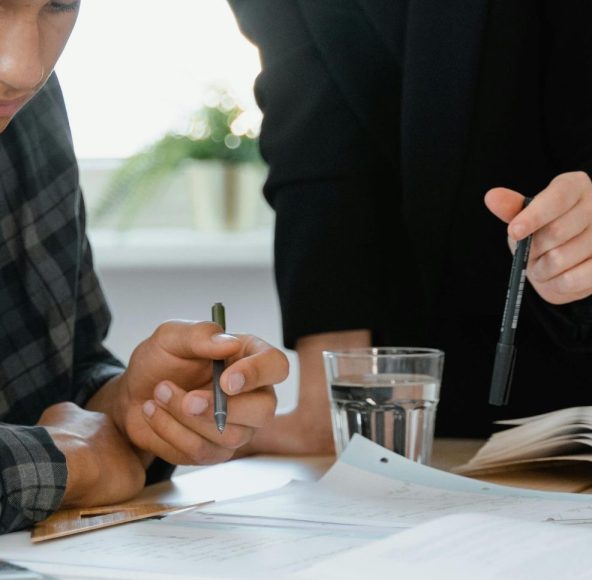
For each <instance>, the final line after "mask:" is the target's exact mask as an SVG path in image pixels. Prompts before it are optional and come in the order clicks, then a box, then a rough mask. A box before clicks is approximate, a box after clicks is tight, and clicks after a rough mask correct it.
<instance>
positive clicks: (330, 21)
mask: <svg viewBox="0 0 592 580" xmlns="http://www.w3.org/2000/svg"><path fill="white" fill-rule="evenodd" d="M229 1H230V5H231V7H232V9H233V10H234V13H235V15H236V17H237V20H238V22H239V25H240V27H241V29H242V31H243V32H244V34H245V35H246V36H247V37H248V38H249V39H250V40H251V41H252V42H254V43H255V44H256V45H257V46H258V48H259V50H260V54H261V61H262V72H261V74H260V76H259V77H258V79H257V82H256V86H255V90H256V96H257V99H258V103H259V105H260V107H261V109H262V111H263V113H264V118H263V125H262V133H261V151H262V154H263V156H264V158H265V159H266V160H267V162H268V163H269V177H268V180H267V183H266V185H265V195H266V197H267V199H268V200H269V202H270V203H271V205H272V206H273V207H274V209H275V211H276V214H277V221H276V238H275V265H276V279H277V287H278V292H279V297H280V303H281V308H282V317H283V329H284V341H285V344H286V346H287V347H289V348H295V349H296V350H297V352H298V355H299V360H300V367H301V369H300V370H301V388H300V398H299V407H298V409H297V410H296V411H295V412H293V413H292V414H290V415H286V416H280V417H277V418H276V422H275V425H274V427H273V428H271V429H269V430H267V431H265V430H262V431H261V432H260V433H259V434H258V435H257V437H258V439H256V440H255V443H256V448H257V449H258V450H267V451H284V452H285V451H294V452H319V451H326V450H329V449H331V447H332V441H331V431H330V419H329V412H328V401H327V393H326V388H325V385H324V377H323V369H322V362H321V355H320V353H321V350H323V349H334V348H343V347H354V346H366V345H370V344H373V345H401V346H403V345H414V346H430V347H437V348H441V349H443V350H444V351H445V353H446V364H445V370H444V378H443V385H442V392H441V401H440V406H439V410H438V419H437V433H438V434H439V435H445V436H468V437H482V436H486V435H487V434H489V433H490V431H491V427H492V421H493V420H495V419H498V418H500V419H501V418H504V417H517V416H523V415H530V414H535V413H540V412H546V411H549V410H553V409H557V408H561V407H567V406H573V405H589V404H591V403H592V301H591V300H592V299H591V298H590V294H591V293H592V259H591V257H592V228H591V227H590V226H591V223H592V184H591V181H590V175H592V34H590V28H589V23H590V22H592V3H590V2H589V1H587V0H573V1H570V2H553V1H540V0H523V1H521V2H514V1H513V0H447V1H446V2H442V1H441V0H407V1H405V0H229ZM499 186H503V188H501V187H499ZM505 188H511V189H505ZM486 192H488V193H487V196H486V199H485V202H486V204H484V202H483V196H484V195H485V193H486ZM535 194H538V195H537V197H536V199H535V200H534V201H533V202H532V203H531V204H530V206H529V207H528V208H526V209H524V210H523V211H521V208H522V202H523V196H525V195H528V196H532V195H535ZM488 208H489V209H488ZM499 218H501V220H502V221H500V219H499ZM503 222H507V223H509V226H505V225H504V223H503ZM530 233H534V239H533V245H532V251H531V259H530V263H529V267H528V272H527V275H528V280H529V283H528V287H527V288H526V291H525V297H524V303H523V306H522V311H521V315H520V316H521V321H520V327H519V329H518V337H517V348H518V358H517V363H516V368H515V373H514V381H513V390H512V395H511V399H510V404H509V406H508V407H507V408H492V407H490V406H489V405H488V391H489V383H490V379H491V371H492V365H493V358H494V352H495V345H496V343H497V339H498V334H499V325H500V321H501V316H502V311H503V306H504V300H505V293H506V286H507V281H508V276H509V271H510V264H511V252H510V251H508V241H509V242H510V246H513V245H515V242H516V240H518V239H522V238H523V237H525V236H527V235H528V234H530Z"/></svg>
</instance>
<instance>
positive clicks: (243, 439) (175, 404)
mask: <svg viewBox="0 0 592 580" xmlns="http://www.w3.org/2000/svg"><path fill="white" fill-rule="evenodd" d="M217 359H224V360H226V362H227V367H226V369H225V371H224V373H223V374H222V377H221V381H220V382H221V387H222V389H223V390H224V391H225V392H226V393H227V395H228V418H227V423H226V428H225V429H224V432H223V433H220V432H219V431H218V429H217V427H216V423H215V421H214V416H213V413H214V410H213V404H214V403H213V394H212V360H217ZM287 374H288V361H287V358H286V356H285V355H284V354H283V353H282V352H281V351H279V350H278V349H276V348H273V347H272V346H270V345H269V344H267V343H266V342H264V341H262V340H261V339H259V338H257V337H254V336H250V335H236V336H231V335H228V334H225V333H222V332H221V328H220V327H219V326H218V325H217V324H214V323H212V322H199V323H195V322H186V321H169V322H165V323H164V324H162V325H160V326H159V327H158V328H157V330H156V331H155V332H154V334H153V335H152V336H151V337H150V338H148V339H147V340H145V341H144V342H142V343H141V344H140V345H139V346H138V347H137V348H136V349H135V351H134V352H133V354H132V356H131V359H130V363H129V366H128V369H127V370H126V371H125V372H124V373H123V374H122V375H120V376H119V377H117V378H115V379H113V380H112V381H111V383H110V384H108V385H106V388H104V389H102V393H100V394H99V395H98V397H97V396H96V397H97V398H96V399H95V401H93V402H92V406H93V407H95V408H96V406H97V399H98V406H99V407H102V408H104V407H105V405H107V406H109V407H110V409H111V411H110V414H111V415H112V416H113V417H114V418H115V421H116V423H117V425H118V426H119V427H120V429H121V430H122V432H124V433H126V434H127V435H128V437H129V438H130V440H131V441H132V443H133V444H134V445H135V446H137V447H139V448H140V449H142V450H144V451H146V452H148V453H151V454H154V455H156V456H158V457H161V458H163V459H165V460H166V461H168V462H170V463H174V464H178V465H188V464H192V465H198V464H201V465H203V464H211V463H218V462H221V461H226V460H228V459H230V458H231V457H232V455H233V454H234V452H235V450H236V449H237V448H239V447H241V446H243V445H245V444H246V443H248V442H249V441H250V440H251V438H252V437H253V435H254V433H255V431H256V430H257V429H259V428H260V427H263V426H264V425H265V424H266V423H268V422H269V421H270V420H271V419H272V418H273V416H274V412H275V407H276V397H275V392H274V390H273V387H272V385H273V384H275V383H277V382H281V381H283V380H284V379H285V378H286V376H287ZM106 398H108V399H110V400H109V401H106V400H105V399H106Z"/></svg>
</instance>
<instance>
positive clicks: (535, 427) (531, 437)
mask: <svg viewBox="0 0 592 580" xmlns="http://www.w3.org/2000/svg"><path fill="white" fill-rule="evenodd" d="M497 423H498V424H499V425H507V426H510V427H511V428H510V429H506V430H504V431H500V432H499V433H495V434H493V435H492V436H491V437H490V438H489V440H488V441H487V442H486V443H485V445H484V446H483V447H482V448H481V449H480V450H479V451H478V452H477V453H476V454H475V456H474V457H473V458H472V459H471V460H470V461H469V462H468V463H466V464H464V465H462V466H460V467H457V468H456V469H455V470H454V471H455V472H456V473H460V474H462V475H469V476H471V477H477V478H480V479H486V480H488V481H503V483H506V484H510V485H512V484H515V485H520V486H524V487H538V488H542V489H555V490H562V491H584V490H586V489H588V488H592V407H571V408H568V409H561V410H558V411H553V412H551V413H545V414H544V415H537V416H534V417H526V418H523V419H511V420H506V421H498V422H497ZM530 475H531V476H532V477H530ZM514 479H515V481H513V480H514Z"/></svg>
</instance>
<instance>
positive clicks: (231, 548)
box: [0, 436, 592, 580]
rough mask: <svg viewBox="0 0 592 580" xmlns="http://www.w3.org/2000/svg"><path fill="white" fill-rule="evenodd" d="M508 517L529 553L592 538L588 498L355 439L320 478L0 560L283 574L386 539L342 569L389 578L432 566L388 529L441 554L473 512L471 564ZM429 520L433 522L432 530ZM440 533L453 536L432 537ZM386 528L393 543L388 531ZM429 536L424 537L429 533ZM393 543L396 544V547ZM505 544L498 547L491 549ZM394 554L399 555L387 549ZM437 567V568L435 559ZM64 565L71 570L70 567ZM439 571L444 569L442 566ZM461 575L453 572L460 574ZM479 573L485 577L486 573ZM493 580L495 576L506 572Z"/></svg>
mask: <svg viewBox="0 0 592 580" xmlns="http://www.w3.org/2000/svg"><path fill="white" fill-rule="evenodd" d="M474 513H479V514H482V515H479V516H478V518H485V519H484V520H483V521H482V520H480V519H477V520H465V519H461V520H456V519H454V518H456V517H460V518H467V517H473V516H468V515H466V514H474ZM463 514H465V515H463ZM442 516H448V517H445V518H444V519H443V520H442V522H444V523H443V524H442V525H443V526H449V527H450V529H449V530H448V531H446V530H445V528H443V527H437V526H439V525H440V524H438V523H437V522H434V520H436V519H437V518H440V517H442ZM500 516H503V517H506V518H512V519H513V520H516V519H518V520H523V521H522V522H519V521H511V522H510V523H509V524H508V523H505V524H503V525H507V526H510V527H512V526H515V530H516V534H518V535H514V536H512V535H511V534H510V533H509V532H508V533H507V534H506V532H505V531H504V533H503V534H502V536H504V537H505V536H507V537H514V538H515V539H516V541H517V542H520V541H522V542H523V544H524V546H525V549H526V550H530V552H529V553H535V552H536V551H537V550H541V551H545V550H546V545H545V542H546V541H548V538H549V537H550V536H548V534H556V535H557V534H559V535H561V534H565V536H564V537H565V541H566V542H568V544H569V545H571V543H570V542H572V541H573V542H575V544H574V545H577V546H580V544H579V543H578V542H579V541H580V540H577V541H576V540H574V539H573V538H572V536H573V534H584V535H585V539H586V541H588V542H589V544H588V545H592V531H589V530H587V529H586V523H584V524H581V522H590V521H592V496H581V495H577V494H565V493H550V492H539V491H527V490H522V489H517V488H510V487H504V486H499V485H490V484H486V483H483V482H481V481H476V480H471V479H468V478H465V477H461V476H458V475H453V474H449V473H445V472H441V471H438V470H435V469H431V468H429V467H425V466H422V465H419V464H416V463H413V462H411V461H409V460H407V459H405V458H403V457H401V456H399V455H396V454H394V453H391V452H389V451H387V450H386V449H384V448H382V447H379V446H378V445H375V444H374V443H371V442H369V441H367V440H366V439H363V438H361V437H359V436H356V437H355V438H354V439H353V440H352V441H351V443H350V445H349V447H348V448H347V449H346V451H345V452H344V453H343V454H342V455H341V457H340V459H339V461H338V462H337V463H336V464H335V465H334V467H332V468H331V470H330V471H329V472H328V473H327V474H326V475H325V477H323V478H322V479H321V480H320V481H319V482H316V483H302V482H297V483H293V484H290V485H288V486H286V487H284V488H281V489H279V490H275V491H272V492H267V493H264V494H260V495H257V496H251V497H247V498H243V499H241V500H230V501H228V502H222V503H220V504H213V505H211V506H208V507H207V508H205V509H199V510H190V511H184V512H181V513H178V514H173V515H170V516H167V517H166V518H163V519H161V520H150V521H144V522H138V523H134V524H129V525H123V526H119V527H115V528H110V529H105V530H100V531H96V532H90V533H86V534H82V535H78V536H71V537H67V538H63V539H59V540H53V541H50V542H47V543H42V544H38V545H32V544H31V543H30V540H29V538H28V536H27V535H26V534H24V533H21V534H9V535H8V536H3V537H0V558H5V559H9V560H13V561H16V562H21V563H24V564H26V565H28V566H30V567H31V568H33V569H39V570H41V571H45V572H51V571H53V570H54V569H57V570H58V571H60V574H59V576H60V577H64V578H71V577H76V578H110V579H111V580H116V579H122V580H123V579H129V578H138V579H140V578H141V579H142V580H144V579H149V578H159V579H161V578H179V577H182V578H254V577H257V578H258V579H261V578H274V579H276V578H277V579H279V578H284V577H291V576H292V575H293V574H304V571H305V570H307V569H308V568H311V567H312V568H311V569H315V568H314V566H317V565H318V566H321V565H323V562H328V563H331V562H333V564H332V565H334V566H336V569H337V568H341V567H342V565H345V564H342V562H345V561H346V556H345V555H344V554H346V553H347V552H349V551H350V550H354V552H355V553H358V550H360V551H359V554H364V558H366V556H365V554H367V553H368V554H369V553H372V554H374V552H373V550H374V549H375V547H376V549H377V550H378V549H379V547H380V546H384V547H385V550H384V552H380V554H379V553H378V552H377V553H376V556H372V557H376V562H374V561H373V562H371V563H368V562H367V563H366V564H367V566H366V565H365V567H364V576H362V574H361V572H360V570H361V568H359V569H358V574H357V575H356V574H354V573H353V572H352V573H351V575H350V576H346V575H343V574H340V575H339V578H340V580H343V579H345V578H360V577H368V574H369V573H370V571H371V570H373V569H374V568H376V570H375V572H372V574H373V575H374V578H387V577H389V578H390V577H393V576H392V574H391V572H392V561H396V562H397V566H399V568H397V569H400V570H406V569H405V566H407V567H409V568H410V569H413V568H414V567H415V566H416V564H417V562H419V563H422V562H423V564H425V565H426V566H427V565H428V564H430V561H429V560H427V559H426V558H424V557H423V556H421V554H420V553H419V552H417V553H418V554H419V555H416V556H414V555H410V556H409V558H408V559H407V560H406V559H404V558H401V557H400V556H399V554H400V553H401V550H402V548H396V547H397V546H398V544H397V539H396V538H395V539H392V538H390V536H391V535H392V534H399V535H400V537H401V538H405V537H407V538H409V537H411V538H412V539H414V538H415V539H414V540H413V541H414V542H416V543H415V544H413V542H411V540H405V541H408V542H411V543H410V544H408V545H409V546H411V547H413V549H414V550H416V551H417V550H419V548H420V547H422V546H424V547H425V549H428V548H429V547H430V546H431V545H432V544H433V546H434V548H433V549H431V551H430V553H433V554H434V555H437V554H439V553H441V554H444V553H456V552H455V551H454V550H451V549H449V548H448V547H447V546H446V545H443V544H442V542H443V541H445V540H448V539H450V538H452V537H454V534H457V533H460V531H462V529H464V528H463V526H461V525H460V524H458V525H457V524H456V523H455V522H457V521H461V522H467V521H470V522H472V524H471V525H473V524H474V525H475V526H476V530H477V531H475V532H474V534H476V535H475V537H473V536H472V535H471V534H470V533H469V534H468V535H467V537H466V538H465V539H463V542H465V543H466V544H467V547H469V546H472V547H474V548H475V554H476V556H475V561H479V558H480V556H479V553H480V552H479V550H485V549H486V546H487V545H488V544H487V542H490V543H491V544H492V546H493V545H495V542H497V541H498V540H496V539H495V534H493V532H495V531H496V530H497V528H496V526H497V523H496V522H499V517H500ZM502 521H503V522H506V520H502ZM426 522H431V523H428V524H426V526H427V527H424V526H421V525H420V524H425V523H426ZM450 522H452V523H450ZM483 522H485V523H483ZM487 522H494V523H496V524H495V525H494V524H490V523H487ZM524 522H538V523H534V524H533V523H524ZM540 522H547V523H540ZM552 522H562V523H570V522H571V523H573V524H575V523H578V524H580V525H577V526H576V525H572V526H565V525H559V524H557V523H552ZM432 523H433V524H434V526H436V527H435V528H432V527H429V526H431V525H432ZM418 525H419V527H415V526H418ZM463 525H464V524H463ZM500 525H501V524H500ZM530 525H534V526H536V529H537V530H539V531H537V532H536V533H534V532H533V536H532V538H531V539H532V542H533V543H525V542H526V536H527V534H526V532H524V530H531V531H532V529H531V528H529V527H528V526H530ZM488 526H492V527H491V530H492V534H493V535H492V539H490V540H487V541H485V540H484V543H483V545H482V546H481V547H479V542H481V539H482V538H481V534H482V533H483V534H484V531H487V530H489V529H490V528H488ZM523 526H527V527H523ZM410 528H411V529H410ZM512 529H514V528H512ZM434 530H435V531H434ZM521 530H522V531H521ZM540 530H542V531H540ZM529 533H530V532H529ZM439 535H443V536H445V537H441V538H440V539H439V540H438V542H436V539H438V536H439ZM387 537H388V538H389V539H388V541H387V540H384V539H385V538H387ZM397 537H398V536H397ZM421 537H425V541H424V540H422V539H421ZM483 537H485V536H483ZM557 537H559V536H557ZM578 537H579V536H578ZM537 538H538V539H537ZM554 538H555V536H554ZM383 540H384V542H383ZM457 540H458V541H460V538H457ZM494 540H495V541H494ZM502 540H504V538H499V541H500V542H501V543H502V544H503V541H502ZM529 541H530V540H529ZM554 541H555V539H554ZM557 541H558V542H560V540H557ZM385 542H386V543H385ZM391 542H395V543H394V546H395V548H396V549H395V550H394V551H392V545H393V544H391ZM401 542H403V540H401ZM405 546H407V544H405ZM457 548H458V546H457ZM455 549H456V548H455ZM499 549H503V550H504V553H503V554H501V553H499V552H498V553H497V556H499V558H500V560H503V561H504V562H505V561H506V559H507V558H508V556H507V554H506V552H508V550H509V548H507V547H500V548H499ZM516 549H517V550H518V547H517V548H516ZM574 549H575V548H574ZM366 550H367V551H368V552H366ZM389 550H390V551H389ZM397 550H399V551H397ZM439 550H440V551H439ZM497 550H498V549H497V548H493V547H492V551H493V552H495V551H497ZM461 551H462V550H461ZM354 552H352V554H353V553H354ZM462 552H463V553H464V551H462ZM391 553H392V554H394V555H391V556H389V554H391ZM467 553H470V551H469V550H468V551H467ZM410 554H412V552H410ZM508 554H510V555H511V554H512V552H511V551H509V552H508ZM461 556H462V553H461V554H460V556H459V557H461ZM342 557H343V558H344V560H342V559H341V558H342ZM492 557H493V556H492ZM389 558H390V560H389ZM424 560H425V561H424ZM362 562H363V561H362ZM381 562H382V563H381ZM375 564H376V565H375ZM423 564H422V565H423ZM327 565H329V564H327ZM360 565H361V564H360ZM383 565H385V566H387V569H388V571H389V573H388V574H386V575H385V574H384V570H385V569H382V575H381V573H380V570H381V568H380V567H381V566H383ZM430 565H431V564H430ZM52 566H53V567H54V568H52ZM345 566H346V567H347V565H345ZM434 566H435V569H436V568H437V569H439V566H440V563H439V561H436V562H435V563H434ZM35 567H36V568H35ZM55 567H57V568H55ZM420 568H421V567H420ZM353 569H354V568H353V567H352V570H353ZM393 569H394V568H393ZM467 569H470V568H467ZM492 569H493V568H492ZM550 569H551V568H550ZM590 569H591V570H592V566H591V567H590ZM66 570H67V571H68V573H69V574H70V575H67V574H65V573H64V571H66ZM72 571H74V572H72ZM346 572H347V573H349V572H350V571H349V570H346ZM303 577H304V576H303ZM325 577H326V578H332V577H333V576H323V575H318V576H308V578H311V579H312V578H318V579H321V578H325ZM398 577H404V578H405V579H406V580H407V579H411V578H420V577H421V576H411V574H410V573H407V572H406V575H402V576H398ZM433 577H438V578H443V576H442V575H437V576H433ZM460 577H461V576H458V575H457V576H454V574H453V575H452V576H451V578H455V580H457V579H458V578H460ZM465 577H466V576H465ZM499 577H500V578H503V577H504V576H499ZM564 577H567V576H564ZM575 577H576V576H574V578H575ZM590 577H591V578H592V576H590ZM473 578H474V579H475V580H477V579H478V578H481V576H473ZM484 578H487V579H488V578H489V577H484ZM492 578H496V580H497V578H498V576H493V577H492ZM512 578H514V577H512ZM515 578H517V579H518V578H522V577H521V576H516V577H515ZM524 578H530V577H527V576H524ZM541 578H542V577H541ZM578 578H579V577H578ZM582 578H584V576H582Z"/></svg>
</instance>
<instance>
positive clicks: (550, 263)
mask: <svg viewBox="0 0 592 580" xmlns="http://www.w3.org/2000/svg"><path fill="white" fill-rule="evenodd" d="M543 263H544V266H545V269H547V270H550V271H551V272H561V270H562V269H563V267H564V265H565V258H564V255H563V252H562V251H561V250H560V249H558V248H553V249H551V250H549V251H548V252H547V253H546V254H545V255H544V256H543Z"/></svg>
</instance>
